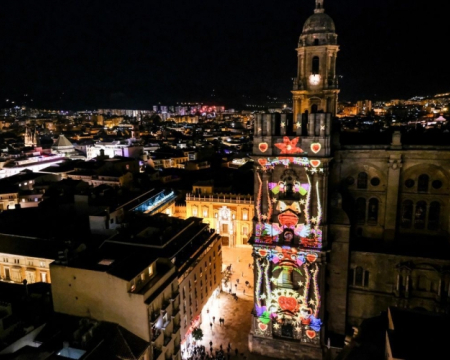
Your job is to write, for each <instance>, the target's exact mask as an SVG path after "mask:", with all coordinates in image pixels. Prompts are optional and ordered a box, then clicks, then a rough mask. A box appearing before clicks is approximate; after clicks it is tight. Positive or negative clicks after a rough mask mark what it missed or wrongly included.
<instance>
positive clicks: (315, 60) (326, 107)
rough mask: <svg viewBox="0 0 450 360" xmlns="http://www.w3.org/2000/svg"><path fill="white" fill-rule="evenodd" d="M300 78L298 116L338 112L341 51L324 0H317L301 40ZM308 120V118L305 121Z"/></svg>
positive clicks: (296, 97) (295, 99)
mask: <svg viewBox="0 0 450 360" xmlns="http://www.w3.org/2000/svg"><path fill="white" fill-rule="evenodd" d="M296 50H297V56H298V67H297V77H296V78H295V80H294V88H293V90H292V95H293V108H294V119H296V120H297V121H298V122H301V121H302V118H303V119H304V118H307V117H308V114H311V113H317V112H325V113H330V114H331V115H332V116H335V115H336V111H337V103H338V93H339V89H338V78H337V75H336V57H337V52H338V51H339V46H338V45H337V35H336V33H335V26H334V22H333V19H331V17H329V16H328V15H327V14H325V10H324V8H323V0H316V8H315V9H314V14H313V15H311V16H310V17H309V18H308V19H307V20H306V22H305V24H304V25H303V31H302V34H301V35H300V39H299V42H298V48H297V49H296ZM303 121H305V120H303Z"/></svg>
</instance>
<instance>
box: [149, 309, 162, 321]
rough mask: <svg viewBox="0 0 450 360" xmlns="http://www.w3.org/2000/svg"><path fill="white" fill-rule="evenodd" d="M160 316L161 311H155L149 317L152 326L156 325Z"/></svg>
mask: <svg viewBox="0 0 450 360" xmlns="http://www.w3.org/2000/svg"><path fill="white" fill-rule="evenodd" d="M160 315H161V311H159V310H156V311H153V312H152V313H151V314H150V315H149V316H148V321H149V322H150V324H154V323H155V322H157V321H158V318H159V316H160Z"/></svg>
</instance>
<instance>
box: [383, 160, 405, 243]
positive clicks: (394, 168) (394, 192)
mask: <svg viewBox="0 0 450 360" xmlns="http://www.w3.org/2000/svg"><path fill="white" fill-rule="evenodd" d="M401 167H402V160H401V155H400V154H399V155H396V154H395V155H391V156H390V158H389V162H388V176H387V191H386V203H385V210H384V211H385V213H384V238H385V240H388V241H390V240H393V239H394V237H395V229H396V220H397V203H398V188H399V182H400V169H401Z"/></svg>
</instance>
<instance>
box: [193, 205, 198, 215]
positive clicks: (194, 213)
mask: <svg viewBox="0 0 450 360" xmlns="http://www.w3.org/2000/svg"><path fill="white" fill-rule="evenodd" d="M197 215H198V209H197V206H193V207H192V216H197Z"/></svg>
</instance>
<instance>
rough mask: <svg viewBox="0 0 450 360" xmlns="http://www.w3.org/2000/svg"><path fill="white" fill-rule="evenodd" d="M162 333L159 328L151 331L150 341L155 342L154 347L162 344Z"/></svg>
mask: <svg viewBox="0 0 450 360" xmlns="http://www.w3.org/2000/svg"><path fill="white" fill-rule="evenodd" d="M163 334H164V332H163V331H162V330H159V329H156V330H154V331H153V336H152V343H153V344H155V346H156V347H158V346H161V345H162V344H163Z"/></svg>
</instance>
